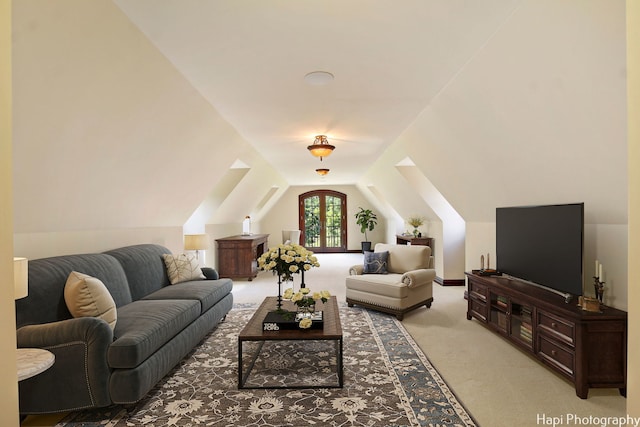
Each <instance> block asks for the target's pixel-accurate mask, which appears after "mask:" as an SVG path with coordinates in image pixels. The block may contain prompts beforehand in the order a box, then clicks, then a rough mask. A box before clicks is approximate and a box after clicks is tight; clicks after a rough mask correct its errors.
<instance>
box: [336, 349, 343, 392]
mask: <svg viewBox="0 0 640 427" xmlns="http://www.w3.org/2000/svg"><path fill="white" fill-rule="evenodd" d="M336 356H337V363H338V385H339V386H340V388H342V387H343V386H344V366H343V365H342V337H340V339H339V340H338V354H337V355H336Z"/></svg>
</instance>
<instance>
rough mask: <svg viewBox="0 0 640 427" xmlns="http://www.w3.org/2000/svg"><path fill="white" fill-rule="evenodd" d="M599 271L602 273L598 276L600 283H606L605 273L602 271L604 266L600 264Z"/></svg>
mask: <svg viewBox="0 0 640 427" xmlns="http://www.w3.org/2000/svg"><path fill="white" fill-rule="evenodd" d="M598 271H599V272H600V274H598V277H599V278H600V281H601V282H604V271H602V264H600V269H599V270H598Z"/></svg>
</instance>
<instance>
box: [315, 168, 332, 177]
mask: <svg viewBox="0 0 640 427" xmlns="http://www.w3.org/2000/svg"><path fill="white" fill-rule="evenodd" d="M316 173H317V174H318V175H320V176H325V175H326V174H328V173H329V169H316Z"/></svg>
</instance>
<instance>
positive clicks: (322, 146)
mask: <svg viewBox="0 0 640 427" xmlns="http://www.w3.org/2000/svg"><path fill="white" fill-rule="evenodd" d="M335 148H336V147H335V146H333V145H331V144H329V141H327V137H326V136H325V135H318V136H316V139H315V140H314V141H313V144H311V145H309V146H308V147H307V150H309V152H310V153H311V154H312V155H314V156H316V157H320V161H322V158H323V157H327V156H328V155H329V154H331V152H332V151H333V150H334V149H335Z"/></svg>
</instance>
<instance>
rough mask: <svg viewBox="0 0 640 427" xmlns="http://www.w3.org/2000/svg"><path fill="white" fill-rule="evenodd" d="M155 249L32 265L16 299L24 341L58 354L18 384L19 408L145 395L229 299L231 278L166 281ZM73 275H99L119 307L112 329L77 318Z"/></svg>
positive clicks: (104, 402) (54, 408) (105, 402)
mask: <svg viewBox="0 0 640 427" xmlns="http://www.w3.org/2000/svg"><path fill="white" fill-rule="evenodd" d="M169 253H170V251H169V250H168V249H167V248H164V247H162V246H159V245H153V244H143V245H135V246H127V247H123V248H119V249H114V250H111V251H107V252H104V253H100V254H82V255H65V256H58V257H51V258H43V259H38V260H31V261H29V296H28V297H26V298H24V299H21V300H18V301H16V320H17V340H18V347H37V348H44V349H47V350H49V351H51V352H52V353H54V355H55V363H54V365H53V366H52V367H51V368H49V369H48V370H46V371H45V372H43V373H41V374H39V375H37V376H34V377H32V378H29V379H26V380H24V381H21V382H20V384H19V388H20V413H21V414H41V413H52V412H63V411H72V410H78V409H84V408H91V407H102V406H109V405H111V404H126V403H133V402H135V401H137V400H140V399H141V398H142V397H144V396H145V395H146V394H147V393H148V392H149V390H151V388H152V387H153V386H154V385H155V384H156V383H157V382H158V381H159V380H160V379H162V378H163V377H164V376H165V375H166V374H167V373H168V372H169V371H170V370H171V369H172V368H173V367H174V366H175V365H176V364H177V363H178V362H180V360H182V359H183V358H184V357H185V356H186V355H187V354H188V353H189V352H190V351H191V350H192V349H193V347H194V346H195V345H196V344H198V343H199V342H200V341H201V340H202V339H203V338H204V337H205V336H206V335H207V334H208V333H209V332H210V331H211V330H212V329H213V328H214V327H215V326H216V325H217V324H218V322H220V321H221V320H222V319H223V318H224V317H225V316H226V314H227V313H228V312H229V310H231V307H232V305H233V295H232V294H231V289H232V286H233V283H232V282H231V280H230V279H217V275H215V271H212V270H209V271H208V272H209V273H213V274H209V276H210V277H211V276H212V277H213V279H214V280H193V281H187V282H182V283H178V284H174V285H172V284H170V281H169V278H168V276H167V271H166V268H165V263H164V261H163V258H162V257H163V254H169ZM72 271H77V272H81V273H84V274H86V275H89V276H92V277H95V278H97V279H99V280H100V281H102V282H103V283H104V285H105V287H106V288H107V290H108V291H109V294H110V295H111V297H112V298H113V301H114V302H115V305H116V307H117V309H116V312H117V322H116V324H115V328H114V329H112V327H111V326H109V324H108V323H107V322H106V321H105V320H103V319H101V318H97V317H73V316H72V315H71V313H70V311H69V309H68V308H67V304H66V302H65V297H64V288H65V284H66V281H67V278H68V276H69V274H70V273H71V272H72Z"/></svg>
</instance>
